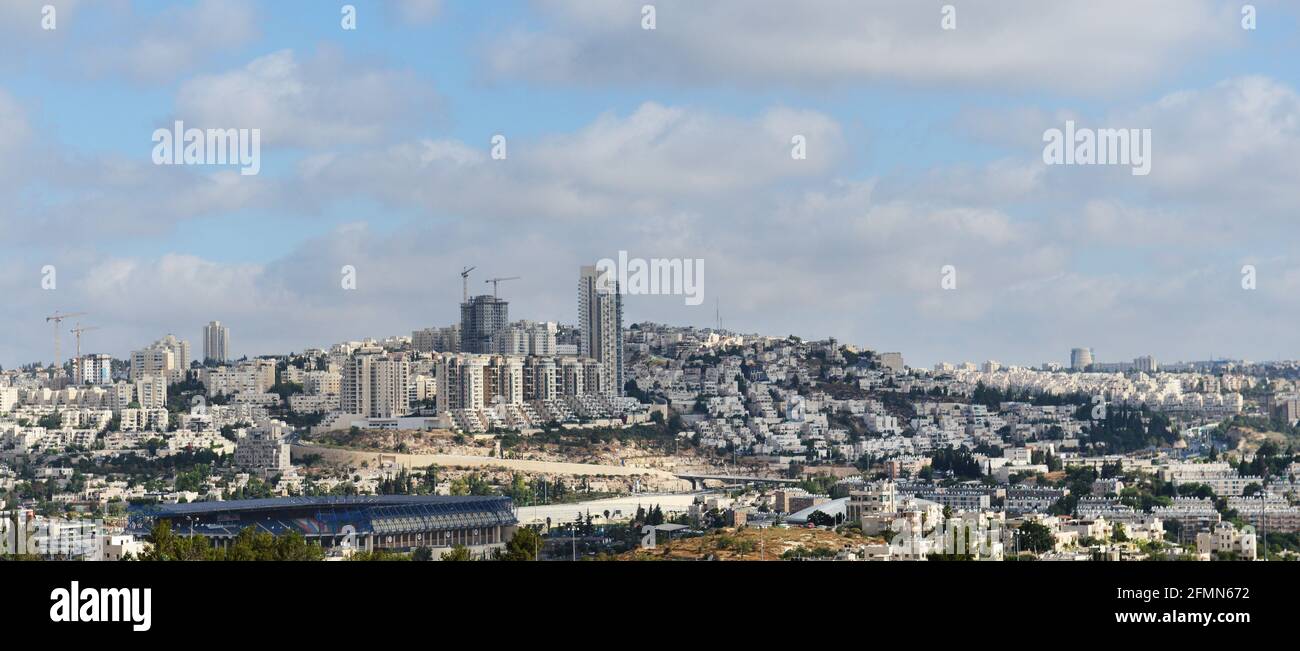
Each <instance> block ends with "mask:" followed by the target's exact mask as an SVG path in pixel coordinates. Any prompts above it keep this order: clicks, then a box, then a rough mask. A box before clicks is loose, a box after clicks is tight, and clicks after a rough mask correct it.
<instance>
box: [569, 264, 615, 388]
mask: <svg viewBox="0 0 1300 651" xmlns="http://www.w3.org/2000/svg"><path fill="white" fill-rule="evenodd" d="M605 273H608V272H602V271H600V270H598V269H597V268H596V267H595V266H587V267H582V269H581V271H580V272H579V274H578V327H579V328H580V329H581V333H580V335H579V337H578V355H580V356H583V357H590V358H592V359H595V360H596V361H598V362H600V363H601V366H603V367H604V369H605V377H606V378H608V379H607V381H606V383H605V393H606V394H609V395H618V396H621V395H623V296H622V294H621V293H620V291H621V289H622V288H620V287H619V286H618V280H617V279H614V278H608V279H606V278H603V277H602V276H604V274H605Z"/></svg>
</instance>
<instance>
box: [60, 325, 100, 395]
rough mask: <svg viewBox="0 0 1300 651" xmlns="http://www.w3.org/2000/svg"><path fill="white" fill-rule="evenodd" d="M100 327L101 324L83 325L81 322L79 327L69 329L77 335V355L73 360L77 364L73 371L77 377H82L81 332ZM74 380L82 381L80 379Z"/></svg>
mask: <svg viewBox="0 0 1300 651" xmlns="http://www.w3.org/2000/svg"><path fill="white" fill-rule="evenodd" d="M98 329H99V326H82V325H81V324H80V323H78V324H77V327H75V328H73V329H71V330H69V331H68V332H71V333H72V334H74V335H76V336H77V356H76V357H74V358H73V361H72V363H73V364H74V365H75V366H73V368H72V372H73V373H75V374H76V375H75V377H77V378H80V377H81V333H83V332H90V331H91V330H98ZM73 381H74V382H80V380H79V379H77V380H73Z"/></svg>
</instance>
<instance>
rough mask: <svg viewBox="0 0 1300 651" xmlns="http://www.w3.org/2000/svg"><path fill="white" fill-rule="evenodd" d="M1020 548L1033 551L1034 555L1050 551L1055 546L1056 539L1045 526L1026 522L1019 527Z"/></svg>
mask: <svg viewBox="0 0 1300 651" xmlns="http://www.w3.org/2000/svg"><path fill="white" fill-rule="evenodd" d="M1019 531H1020V546H1021V547H1023V548H1027V549H1032V550H1034V552H1035V553H1039V552H1045V551H1050V550H1051V549H1052V548H1053V547H1054V546H1055V545H1056V537H1055V536H1053V535H1052V530H1051V529H1048V528H1047V526H1046V525H1043V524H1039V523H1037V522H1026V523H1024V524H1022V525H1020V529H1019Z"/></svg>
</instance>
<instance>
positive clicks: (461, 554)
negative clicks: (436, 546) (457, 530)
mask: <svg viewBox="0 0 1300 651" xmlns="http://www.w3.org/2000/svg"><path fill="white" fill-rule="evenodd" d="M442 560H444V561H472V560H474V558H473V557H472V556H470V553H469V548H468V547H466V546H464V545H454V546H453V547H452V548H451V551H449V552H447V553H446V554H443V555H442Z"/></svg>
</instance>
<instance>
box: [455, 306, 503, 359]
mask: <svg viewBox="0 0 1300 651" xmlns="http://www.w3.org/2000/svg"><path fill="white" fill-rule="evenodd" d="M509 323H510V304H509V303H508V302H506V301H503V300H501V299H499V298H497V297H495V296H488V295H486V294H485V295H483V296H475V297H474V298H471V299H470V300H469V302H468V303H461V304H460V352H462V353H490V352H492V336H493V335H495V334H496V333H498V332H500V331H501V330H504V329H505V327H506V325H507V324H509Z"/></svg>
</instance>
